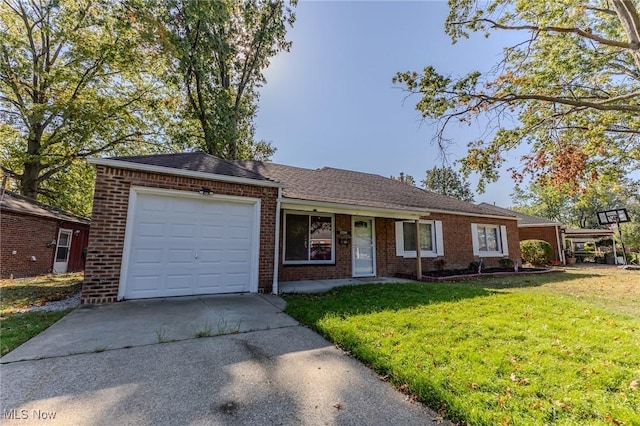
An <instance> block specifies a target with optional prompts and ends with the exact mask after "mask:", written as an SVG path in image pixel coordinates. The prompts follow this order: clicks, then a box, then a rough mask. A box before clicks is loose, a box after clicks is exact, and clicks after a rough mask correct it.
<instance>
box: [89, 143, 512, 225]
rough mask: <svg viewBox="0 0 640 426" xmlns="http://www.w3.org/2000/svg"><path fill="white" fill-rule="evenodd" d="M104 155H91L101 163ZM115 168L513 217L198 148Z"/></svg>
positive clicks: (364, 179)
mask: <svg viewBox="0 0 640 426" xmlns="http://www.w3.org/2000/svg"><path fill="white" fill-rule="evenodd" d="M101 161H104V160H94V161H93V162H95V163H97V164H100V162H101ZM106 161H108V163H109V164H110V165H113V166H114V167H117V162H122V164H123V166H124V165H125V164H126V165H127V167H130V166H131V163H133V164H140V165H147V166H155V167H163V168H171V169H177V170H182V171H189V172H201V173H210V174H215V175H218V176H227V177H233V178H243V179H251V180H254V181H260V182H274V183H281V184H282V185H283V196H284V197H285V198H288V199H298V200H306V201H315V202H318V201H320V202H328V203H334V204H344V205H351V206H354V207H369V208H379V209H392V210H398V211H408V212H409V211H410V212H414V213H415V212H416V211H425V212H427V211H431V212H438V211H440V212H449V213H462V214H472V215H479V216H498V217H506V218H510V219H515V216H514V215H513V214H509V213H504V212H496V211H492V210H488V209H485V208H483V207H482V206H477V205H475V204H472V203H468V202H466V201H461V200H458V199H456V198H452V197H447V196H444V195H440V194H436V193H434V192H429V191H425V190H423V189H420V188H416V187H414V186H411V185H407V184H404V183H401V182H398V181H396V180H393V179H389V178H386V177H383V176H380V175H375V174H370V173H361V172H355V171H351V170H342V169H334V168H331V167H323V168H321V169H305V168H300V167H293V166H285V165H282V164H275V163H270V162H263V161H254V160H237V161H229V160H223V159H220V158H217V157H214V156H212V155H208V154H204V153H201V152H191V153H182V154H156V155H139V156H130V157H114V158H109V159H106Z"/></svg>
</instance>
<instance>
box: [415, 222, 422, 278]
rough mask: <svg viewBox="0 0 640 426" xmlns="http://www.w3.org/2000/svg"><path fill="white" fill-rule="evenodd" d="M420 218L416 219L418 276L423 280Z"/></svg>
mask: <svg viewBox="0 0 640 426" xmlns="http://www.w3.org/2000/svg"><path fill="white" fill-rule="evenodd" d="M420 246H421V244H420V219H416V276H417V277H418V281H422V253H420Z"/></svg>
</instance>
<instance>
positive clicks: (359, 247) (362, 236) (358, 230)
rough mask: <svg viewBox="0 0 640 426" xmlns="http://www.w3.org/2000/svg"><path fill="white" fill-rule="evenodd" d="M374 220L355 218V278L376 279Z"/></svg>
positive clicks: (353, 242)
mask: <svg viewBox="0 0 640 426" xmlns="http://www.w3.org/2000/svg"><path fill="white" fill-rule="evenodd" d="M374 225H375V222H374V219H373V218H370V217H355V216H354V217H353V232H352V234H353V238H352V246H353V255H352V257H353V276H354V277H374V276H375V275H376V235H375V231H374V229H373V228H374Z"/></svg>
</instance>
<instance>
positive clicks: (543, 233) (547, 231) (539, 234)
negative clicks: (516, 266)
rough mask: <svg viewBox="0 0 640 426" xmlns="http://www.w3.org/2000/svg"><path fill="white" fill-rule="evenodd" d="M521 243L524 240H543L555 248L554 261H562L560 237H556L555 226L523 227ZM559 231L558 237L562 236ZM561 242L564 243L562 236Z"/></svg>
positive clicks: (521, 229)
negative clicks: (559, 250) (559, 247)
mask: <svg viewBox="0 0 640 426" xmlns="http://www.w3.org/2000/svg"><path fill="white" fill-rule="evenodd" d="M519 230H520V241H524V240H542V241H546V242H548V243H549V244H551V248H553V259H554V260H558V261H560V260H561V259H560V253H558V239H557V238H558V237H557V236H556V227H555V226H528V227H521V228H519ZM559 232H560V231H558V235H560V233H559ZM560 241H562V235H560Z"/></svg>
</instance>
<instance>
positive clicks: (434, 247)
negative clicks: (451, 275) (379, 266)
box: [396, 220, 444, 257]
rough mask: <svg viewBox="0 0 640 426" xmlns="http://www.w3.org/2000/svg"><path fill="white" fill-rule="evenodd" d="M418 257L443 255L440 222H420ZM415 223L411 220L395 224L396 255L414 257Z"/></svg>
mask: <svg viewBox="0 0 640 426" xmlns="http://www.w3.org/2000/svg"><path fill="white" fill-rule="evenodd" d="M419 226H420V256H421V257H436V256H443V255H444V244H443V242H442V222H441V221H439V220H432V221H420V225H419ZM416 240H417V238H416V223H415V222H414V221H412V220H407V221H400V222H396V255H397V256H401V257H416Z"/></svg>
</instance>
